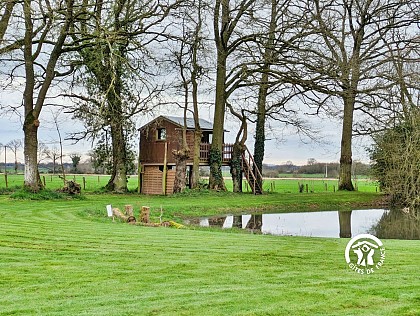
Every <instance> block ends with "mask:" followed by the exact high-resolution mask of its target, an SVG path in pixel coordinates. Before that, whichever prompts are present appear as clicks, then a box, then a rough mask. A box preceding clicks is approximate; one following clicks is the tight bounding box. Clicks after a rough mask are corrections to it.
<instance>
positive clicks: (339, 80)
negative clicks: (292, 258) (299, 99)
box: [278, 0, 420, 190]
mask: <svg viewBox="0 0 420 316" xmlns="http://www.w3.org/2000/svg"><path fill="white" fill-rule="evenodd" d="M295 8H296V11H299V9H298V8H302V10H304V11H305V12H311V14H309V15H305V16H304V17H305V18H306V21H302V23H301V25H302V28H306V29H307V30H308V34H307V35H306V36H305V37H302V38H300V40H299V41H295V42H294V43H291V45H292V47H291V48H293V51H294V53H293V54H289V55H288V56H287V64H288V67H287V70H284V71H279V73H278V75H279V77H281V78H282V79H283V80H287V81H288V82H291V83H294V84H297V85H299V86H300V87H301V88H302V89H303V90H306V91H312V92H315V95H313V96H312V97H311V99H312V101H313V103H314V104H315V105H316V106H317V107H318V110H321V109H325V110H327V111H328V112H329V113H331V114H333V115H335V116H337V115H340V116H341V118H342V131H341V154H340V181H339V189H340V190H354V187H353V184H352V181H351V165H352V138H353V128H354V119H355V116H354V114H355V111H356V110H360V111H362V112H364V113H365V114H366V115H371V116H375V109H377V107H378V106H379V107H381V106H383V105H384V104H378V102H376V100H378V93H379V92H380V93H383V92H384V91H386V90H387V88H388V87H391V86H392V85H393V84H394V79H395V78H388V79H387V80H384V78H386V76H385V73H386V72H387V65H389V64H390V63H392V56H390V54H389V50H390V48H391V50H394V49H395V48H396V46H397V45H398V43H399V41H398V40H397V39H395V38H393V37H392V34H393V30H396V29H400V30H405V33H406V34H409V35H410V36H408V37H409V38H406V44H408V43H409V42H413V40H415V39H416V37H417V38H418V35H416V34H415V31H414V29H415V26H414V24H415V23H416V22H417V21H418V12H420V8H419V3H418V2H415V1H398V0H389V1H376V0H375V1H373V0H370V1H364V0H363V1H362V0H352V1H350V0H328V1H324V0H315V1H298V2H297V6H296V7H295ZM302 12H303V11H302ZM296 13H297V14H300V15H301V16H302V14H301V12H296ZM412 26H413V27H412ZM286 78H287V79H286ZM307 95H308V96H309V95H310V93H308V94H307ZM372 105H375V107H374V108H373V106H372Z"/></svg>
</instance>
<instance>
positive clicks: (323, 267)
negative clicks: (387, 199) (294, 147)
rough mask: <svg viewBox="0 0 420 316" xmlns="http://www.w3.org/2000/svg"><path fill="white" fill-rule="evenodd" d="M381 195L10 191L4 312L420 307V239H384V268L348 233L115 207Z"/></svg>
mask: <svg viewBox="0 0 420 316" xmlns="http://www.w3.org/2000/svg"><path fill="white" fill-rule="evenodd" d="M377 198H378V194H376V193H372V192H351V193H349V192H336V193H332V192H320V193H312V194H311V193H302V194H299V193H271V194H265V195H263V196H254V195H252V194H233V193H188V194H184V195H176V196H171V197H164V196H143V195H140V196H139V195H135V194H131V195H130V194H126V195H110V194H92V193H90V194H86V195H85V199H82V200H49V201H29V200H12V199H10V198H9V196H7V195H2V196H0V293H2V294H1V295H0V315H419V313H420V308H419V306H420V279H419V274H418V270H419V262H420V241H399V240H383V242H384V246H385V247H386V254H387V257H386V262H385V265H384V266H383V267H382V268H381V269H380V270H379V271H377V272H375V274H373V275H359V274H357V273H355V272H353V271H351V270H350V269H349V268H348V267H347V264H346V262H345V259H344V250H345V246H346V244H347V242H348V239H328V238H303V237H275V236H266V235H251V234H244V233H242V234H240V233H234V231H229V230H225V231H210V230H200V229H199V230H194V229H178V230H177V229H172V228H149V227H139V226H130V225H127V224H124V223H119V222H112V220H110V219H108V218H106V217H105V216H104V214H105V205H106V204H109V203H111V204H113V205H114V206H117V207H120V208H123V207H124V205H125V204H133V205H134V207H135V209H136V210H138V208H139V207H140V206H141V205H148V206H150V207H151V208H152V210H153V212H152V217H153V218H154V219H155V220H156V219H157V216H158V215H159V213H160V207H162V208H163V210H164V218H168V219H171V218H175V219H177V218H180V217H184V216H191V215H196V216H197V215H213V214H223V213H225V212H228V211H229V212H241V211H243V210H261V209H268V210H273V211H290V210H297V211H299V210H308V209H311V210H321V209H331V207H334V208H335V209H339V208H340V209H343V208H344V209H345V208H354V207H357V206H358V205H360V206H361V205H369V204H374V203H375V200H376V199H377Z"/></svg>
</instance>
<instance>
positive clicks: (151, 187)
mask: <svg viewBox="0 0 420 316" xmlns="http://www.w3.org/2000/svg"><path fill="white" fill-rule="evenodd" d="M162 179H163V171H161V170H159V166H144V171H143V183H142V186H141V190H142V193H144V194H163V192H162Z"/></svg>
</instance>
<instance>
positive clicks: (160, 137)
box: [157, 128, 166, 140]
mask: <svg viewBox="0 0 420 316" xmlns="http://www.w3.org/2000/svg"><path fill="white" fill-rule="evenodd" d="M157 139H158V140H165V139H166V128H158V130H157Z"/></svg>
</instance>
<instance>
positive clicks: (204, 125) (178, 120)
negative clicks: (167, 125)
mask: <svg viewBox="0 0 420 316" xmlns="http://www.w3.org/2000/svg"><path fill="white" fill-rule="evenodd" d="M158 120H167V121H169V122H171V123H173V124H175V125H177V126H179V127H180V128H182V127H183V126H184V118H183V117H182V116H167V115H160V116H159V117H157V118H155V119H154V120H152V121H150V122H149V123H147V124H146V125H143V126H142V127H140V128H139V130H142V129H144V128H145V127H147V126H149V125H150V124H152V123H154V122H156V121H158ZM199 123H200V127H201V129H202V130H203V131H212V130H213V124H212V123H210V122H209V121H206V120H203V119H199ZM187 129H195V124H194V119H193V118H191V117H187Z"/></svg>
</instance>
